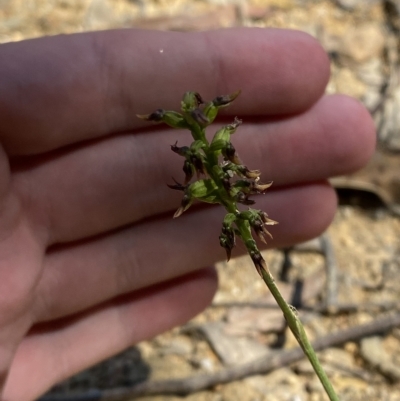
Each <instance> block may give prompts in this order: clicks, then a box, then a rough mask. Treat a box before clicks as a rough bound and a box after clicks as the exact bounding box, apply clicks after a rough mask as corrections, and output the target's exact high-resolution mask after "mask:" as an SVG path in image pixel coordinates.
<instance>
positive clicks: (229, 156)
mask: <svg viewBox="0 0 400 401" xmlns="http://www.w3.org/2000/svg"><path fill="white" fill-rule="evenodd" d="M222 154H223V156H224V158H225V159H226V160H229V161H230V162H232V163H234V164H241V161H240V159H239V157H238V156H237V154H236V149H235V148H234V146H233V145H232V143H231V142H228V143H227V144H226V146H225V148H224V149H222Z"/></svg>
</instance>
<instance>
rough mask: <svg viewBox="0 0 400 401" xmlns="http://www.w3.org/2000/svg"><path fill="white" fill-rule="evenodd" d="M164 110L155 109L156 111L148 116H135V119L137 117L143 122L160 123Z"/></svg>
mask: <svg viewBox="0 0 400 401" xmlns="http://www.w3.org/2000/svg"><path fill="white" fill-rule="evenodd" d="M164 113H165V110H163V109H157V110H156V111H153V112H152V113H150V114H136V117H139V118H140V119H142V120H145V121H154V122H157V123H158V122H161V121H162V118H163V116H164Z"/></svg>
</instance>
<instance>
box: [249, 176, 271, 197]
mask: <svg viewBox="0 0 400 401" xmlns="http://www.w3.org/2000/svg"><path fill="white" fill-rule="evenodd" d="M259 180H260V178H259V177H257V178H256V179H255V180H254V182H253V183H252V188H251V191H250V193H252V194H262V193H264V192H265V191H266V190H267V189H268V188H269V187H270V186H271V185H272V181H270V182H268V183H267V184H259V183H258V181H259Z"/></svg>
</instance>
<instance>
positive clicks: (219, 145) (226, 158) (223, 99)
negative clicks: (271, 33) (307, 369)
mask: <svg viewBox="0 0 400 401" xmlns="http://www.w3.org/2000/svg"><path fill="white" fill-rule="evenodd" d="M238 95H239V92H236V93H234V94H232V95H227V96H218V97H217V98H215V99H214V100H213V101H211V102H208V103H206V104H205V103H204V101H203V100H202V98H201V97H200V95H199V94H198V93H196V92H187V93H185V95H184V97H183V101H182V112H183V113H182V114H179V113H177V112H174V111H164V110H162V109H158V110H156V111H155V112H153V113H151V114H149V115H144V116H139V117H140V118H143V119H145V120H149V121H155V122H161V121H162V122H165V123H166V124H168V125H169V126H171V127H173V128H186V129H189V130H190V132H191V134H192V137H193V139H194V142H193V143H192V144H191V146H190V147H187V146H183V147H178V146H177V145H176V144H175V145H173V146H171V149H172V150H173V151H174V152H175V153H178V154H179V155H180V156H183V157H184V158H185V162H184V167H183V171H184V172H185V183H184V184H179V183H176V185H170V188H172V189H176V190H180V191H183V192H184V196H183V199H182V202H181V206H180V207H179V209H178V210H177V211H176V213H175V215H174V217H179V216H180V215H181V214H182V213H183V212H184V211H185V210H187V209H188V208H189V207H190V205H191V204H192V202H193V200H195V199H197V200H200V201H203V202H208V203H219V204H221V205H223V206H224V207H225V209H226V210H227V212H228V214H227V215H226V216H225V218H224V221H223V224H222V232H221V235H220V237H219V240H220V245H221V246H222V247H223V248H225V250H226V254H227V259H228V260H229V259H230V255H231V250H232V248H233V247H234V246H235V243H236V237H239V238H240V239H241V240H242V241H243V243H244V244H245V246H246V249H247V251H248V253H249V255H250V257H251V259H252V261H253V263H254V266H255V267H256V269H257V271H258V273H259V274H260V276H261V278H262V279H263V280H264V282H265V284H266V285H267V287H268V289H269V290H270V291H271V294H272V295H273V297H274V298H275V300H276V302H277V303H278V305H279V307H280V308H281V310H282V312H283V315H284V317H285V319H286V321H287V324H288V326H289V328H290V329H291V331H292V333H293V334H294V336H295V338H296V340H297V342H298V343H299V345H300V347H301V348H302V350H303V352H304V354H305V355H306V356H307V358H308V359H309V361H310V363H311V365H312V367H313V368H314V371H315V373H316V374H317V376H318V378H319V380H320V381H321V383H322V385H323V387H324V389H325V391H326V393H327V395H328V396H329V399H330V401H339V398H338V396H337V395H336V393H335V391H334V389H333V387H332V385H331V383H330V381H329V378H328V377H327V375H326V373H325V371H324V370H323V368H322V366H321V364H320V362H319V360H318V358H317V355H316V353H315V351H314V349H313V347H312V345H311V343H310V341H309V340H308V337H307V335H306V332H305V330H304V327H303V325H302V323H301V321H300V320H299V318H298V316H297V314H296V313H295V310H294V308H293V307H292V306H290V305H289V304H288V303H287V302H286V301H285V299H284V298H283V297H282V295H281V293H280V291H279V289H278V287H277V286H276V283H275V280H274V278H273V276H272V275H271V273H270V271H269V269H268V267H267V264H266V262H265V260H264V258H263V257H262V255H261V252H260V251H259V249H258V247H257V243H256V241H255V240H254V239H253V235H252V230H253V231H254V232H255V234H256V235H257V237H258V238H259V239H260V240H261V241H263V242H265V243H266V240H265V236H266V235H267V236H271V234H270V233H269V232H268V230H267V228H266V226H268V225H274V224H277V222H276V221H274V220H271V219H270V218H269V217H268V215H267V214H266V213H265V212H263V211H261V210H256V209H252V208H248V210H246V211H240V210H239V208H238V205H237V204H238V203H241V204H244V205H252V204H254V203H255V202H254V201H253V200H251V199H249V196H250V195H253V194H260V193H261V194H263V193H265V191H266V190H267V189H268V188H269V187H270V185H271V184H272V183H269V184H260V183H259V179H260V172H259V171H258V170H249V169H248V168H247V166H245V165H244V164H242V162H241V161H240V159H239V157H238V156H237V154H236V150H235V148H234V147H233V145H232V143H231V141H230V137H231V135H232V134H233V133H234V132H235V131H236V129H237V127H238V126H239V125H240V124H241V121H240V120H238V119H237V118H235V120H234V122H233V123H232V124H229V125H227V126H225V127H222V128H221V129H219V130H218V131H217V132H216V133H215V135H214V137H213V139H212V141H211V142H209V141H208V140H207V138H206V132H205V129H206V127H207V126H208V125H209V124H211V123H212V122H213V120H214V119H215V117H216V115H217V113H218V110H219V109H220V108H221V107H225V106H228V105H229V104H230V103H231V102H232V101H233V100H234V99H235V98H236V97H237V96H238ZM221 158H222V159H223V160H222V161H220V160H221ZM195 173H196V174H197V176H198V178H199V176H200V175H204V176H205V177H206V178H205V179H202V180H200V179H198V180H197V181H195V182H192V183H190V182H191V181H192V178H193V175H194V174H195Z"/></svg>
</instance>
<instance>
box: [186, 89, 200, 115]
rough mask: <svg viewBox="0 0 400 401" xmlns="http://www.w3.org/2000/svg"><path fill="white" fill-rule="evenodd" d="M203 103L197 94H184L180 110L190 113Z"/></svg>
mask: <svg viewBox="0 0 400 401" xmlns="http://www.w3.org/2000/svg"><path fill="white" fill-rule="evenodd" d="M203 103H204V101H203V99H202V98H201V96H200V94H199V93H197V92H186V93H185V94H184V95H183V99H182V102H181V108H182V111H183V112H189V113H190V112H191V111H192V110H194V109H197V108H198V107H199V106H200V105H201V104H203Z"/></svg>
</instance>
